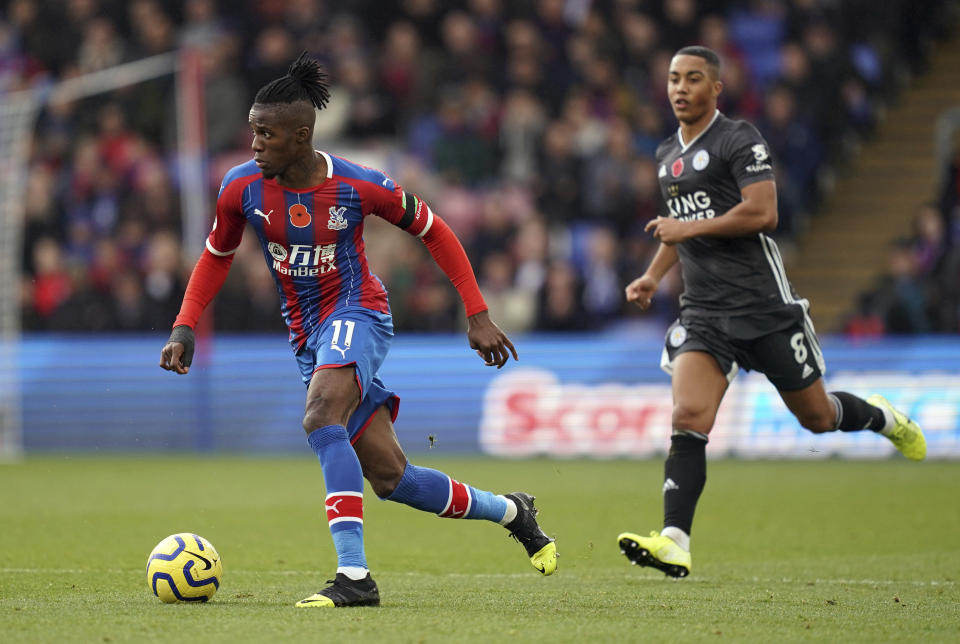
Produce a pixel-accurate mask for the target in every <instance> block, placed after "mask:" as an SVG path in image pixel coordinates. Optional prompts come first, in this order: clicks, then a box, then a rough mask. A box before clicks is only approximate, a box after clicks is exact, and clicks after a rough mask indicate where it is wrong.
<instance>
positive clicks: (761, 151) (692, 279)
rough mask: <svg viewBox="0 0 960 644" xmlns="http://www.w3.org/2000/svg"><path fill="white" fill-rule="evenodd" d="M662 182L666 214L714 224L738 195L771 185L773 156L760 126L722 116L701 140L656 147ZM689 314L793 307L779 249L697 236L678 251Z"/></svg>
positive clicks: (675, 139)
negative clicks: (751, 187)
mask: <svg viewBox="0 0 960 644" xmlns="http://www.w3.org/2000/svg"><path fill="white" fill-rule="evenodd" d="M656 158H657V165H658V177H659V182H660V192H661V194H662V195H663V199H664V203H665V206H666V210H667V213H665V216H670V217H674V218H677V219H681V220H691V219H710V218H713V217H722V216H723V215H724V213H726V212H727V211H728V210H730V209H731V208H733V207H734V206H736V205H737V204H738V203H740V201H741V200H742V199H741V197H740V189H741V188H743V187H744V186H747V185H749V184H751V183H754V182H756V181H763V180H772V179H773V178H774V175H773V165H772V163H771V160H770V150H769V148H768V146H767V142H766V141H764V140H763V137H762V136H760V133H759V132H758V131H757V129H756V128H755V127H753V126H752V125H751V124H749V123H747V122H746V121H736V120H732V119H729V118H727V117H726V116H724V115H723V114H721V113H720V112H719V111H717V113H716V116H715V117H714V119H713V121H712V122H711V123H710V125H709V126H707V129H706V130H704V131H703V132H702V133H701V134H700V135H699V136H698V137H696V138H695V139H694V140H693V141H691V142H689V143H688V144H687V145H681V144H680V134H679V131H678V132H677V133H675V134H674V135H673V136H671V137H670V138H668V139H667V140H665V141H664V142H663V143H661V144H660V146H659V147H658V148H657V155H656ZM677 250H678V254H679V258H680V267H681V270H682V273H683V284H684V291H683V294H682V295H681V296H680V308H681V310H682V311H683V314H684V315H691V316H716V315H744V314H749V313H758V312H763V311H770V310H772V309H776V308H778V307H780V306H783V304H784V303H787V302H793V301H795V298H794V295H793V292H792V289H791V286H790V284H789V282H788V281H787V275H786V272H785V271H784V268H783V260H782V259H781V257H780V251H779V249H778V248H777V245H776V243H775V242H774V241H773V240H772V239H771V238H770V237H768V236H766V235H764V234H763V233H758V234H755V235H749V236H745V237H695V238H694V239H690V240H687V241H685V242H682V243H680V244H678V246H677Z"/></svg>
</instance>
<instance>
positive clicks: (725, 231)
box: [617, 47, 927, 577]
mask: <svg viewBox="0 0 960 644" xmlns="http://www.w3.org/2000/svg"><path fill="white" fill-rule="evenodd" d="M722 87H723V84H722V83H721V82H720V59H719V57H718V56H717V54H716V53H715V52H713V51H712V50H710V49H707V48H706V47H684V48H683V49H680V50H679V51H678V52H677V53H676V54H675V55H674V57H673V59H672V60H671V62H670V72H669V77H668V80H667V93H668V96H669V99H670V104H671V107H672V108H673V113H674V115H675V116H676V117H677V120H678V121H679V122H680V127H679V128H678V130H677V132H676V134H674V135H673V136H671V137H670V138H668V139H667V140H665V141H664V142H663V143H661V144H660V147H659V148H658V149H657V154H656V158H657V165H658V169H659V171H658V175H659V182H660V191H661V193H662V194H663V198H664V201H665V205H666V210H667V211H668V212H667V213H666V215H667V216H662V217H657V218H655V219H653V220H651V221H650V222H649V223H648V224H647V226H646V230H647V231H648V232H652V233H653V236H654V238H655V239H657V240H659V241H660V247H659V248H658V250H657V253H656V254H655V255H654V258H653V260H652V261H651V262H650V265H649V266H648V267H647V269H646V272H644V274H643V275H641V276H640V277H638V278H637V279H635V280H633V281H632V282H631V283H630V284H629V285H628V286H627V287H626V297H627V300H628V301H630V302H634V303H636V304H638V305H639V306H640V308H642V309H645V308H647V307H648V306H649V305H650V299H651V298H652V297H653V294H654V292H655V291H656V290H657V285H658V283H659V282H660V280H661V278H663V276H664V274H665V273H666V272H667V270H669V269H670V268H671V267H672V266H673V265H674V264H675V263H677V262H678V261H679V262H680V268H681V271H682V275H683V283H684V292H683V294H682V295H681V296H680V318H679V319H678V320H677V321H676V322H674V323H673V325H671V326H670V328H669V330H668V331H667V336H666V341H665V345H664V351H663V357H662V359H661V366H662V367H663V368H664V370H665V371H666V372H667V373H669V374H671V376H672V385H673V418H672V425H673V435H672V437H671V439H670V441H671V445H670V452H669V454H668V456H667V460H666V463H665V465H664V484H663V506H664V519H663V530H661V531H660V532H659V533H657V532H652V533H651V536H649V537H641V536H639V535H637V534H634V533H630V532H624V533H622V534H620V535H619V536H618V537H617V543H618V544H619V546H620V550H621V552H623V554H624V555H626V557H627V558H628V559H629V560H630V561H631V562H633V563H635V564H639V565H641V566H652V567H654V568H657V569H658V570H661V571H663V572H664V573H666V574H667V575H669V576H672V577H686V576H687V575H689V574H690V569H691V558H690V527H691V525H692V524H693V514H694V510H695V508H696V505H697V499H699V497H700V493H701V492H702V491H703V486H704V483H705V482H706V478H707V477H706V457H705V450H706V446H707V436H708V435H709V433H710V429H711V428H712V427H713V423H714V419H715V418H716V415H717V409H718V408H719V406H720V401H721V400H722V399H723V396H724V393H725V392H726V390H727V387H728V386H729V384H730V382H731V381H732V380H733V378H734V376H735V375H736V373H737V371H738V370H739V369H740V368H743V369H748V370H750V369H753V370H756V371H760V372H761V373H763V374H765V375H766V376H767V379H768V380H770V382H771V383H773V385H774V386H775V387H776V388H777V391H778V392H779V394H780V397H781V398H782V399H783V402H784V403H786V405H787V407H788V408H789V409H790V411H791V412H792V413H793V415H794V416H796V418H797V420H798V421H800V424H801V425H803V427H805V428H806V429H808V430H810V431H812V432H814V433H818V434H819V433H823V432H832V431H837V430H839V431H844V432H854V431H863V430H868V431H875V432H878V433H880V434H882V435H884V436H886V437H887V438H888V439H890V441H891V442H892V443H893V444H894V445H895V446H896V447H897V449H899V450H900V451H901V452H902V453H903V454H904V456H906V457H907V458H909V459H911V460H921V459H923V458H924V457H925V456H926V452H927V445H926V440H925V439H924V437H923V433H922V432H921V431H920V427H919V426H918V425H917V423H915V422H914V421H912V420H910V419H909V418H908V417H907V416H906V415H905V414H903V413H902V412H900V411H898V410H896V409H894V408H893V407H892V406H891V405H890V403H889V402H887V400H885V399H884V398H883V397H882V396H879V395H873V396H870V397H869V398H867V400H863V399H862V398H859V397H857V396H854V395H853V394H849V393H846V392H843V391H834V392H829V393H828V392H827V391H826V390H825V389H824V385H823V374H824V370H825V367H824V361H823V356H822V354H821V352H820V345H819V342H818V341H817V337H816V335H815V333H814V329H813V325H812V324H811V322H810V317H809V315H808V308H809V304H808V302H807V301H806V300H804V299H801V298H799V297H798V296H797V294H796V293H795V292H794V291H793V288H792V286H791V285H790V282H789V281H787V276H786V273H785V272H784V268H783V262H782V260H781V258H780V252H779V250H778V249H777V245H776V243H774V241H773V240H772V239H771V238H770V237H768V236H767V233H769V232H771V231H773V230H774V229H775V228H776V227H777V191H776V186H775V184H774V174H773V166H772V164H771V159H770V152H769V148H768V147H767V144H766V141H764V140H763V137H761V136H760V133H759V132H758V131H757V130H756V128H754V127H753V126H752V125H750V124H749V123H747V122H745V121H735V120H732V119H729V118H727V117H726V116H724V115H723V114H721V113H720V111H719V110H718V109H717V98H718V96H719V95H720V91H721V89H722Z"/></svg>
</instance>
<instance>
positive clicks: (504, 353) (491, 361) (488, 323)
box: [467, 311, 520, 369]
mask: <svg viewBox="0 0 960 644" xmlns="http://www.w3.org/2000/svg"><path fill="white" fill-rule="evenodd" d="M467 339H468V340H470V348H471V349H475V350H476V352H477V355H478V356H480V357H481V358H482V359H483V363H484V364H485V365H487V366H488V367H493V366H496V367H497V369H500V368H501V367H503V365H505V364H507V360H509V359H510V354H513V359H514V360H519V359H520V358H519V356H518V355H517V350H516V349H515V348H514V346H513V343H512V342H510V338H508V337H507V334H506V333H504V332H503V331H501V330H500V327H498V326H497V325H496V323H494V321H493V320H491V319H490V314H489V313H488V312H487V311H480V312H479V313H477V314H475V315H471V316H470V317H468V318H467ZM508 350H509V352H508Z"/></svg>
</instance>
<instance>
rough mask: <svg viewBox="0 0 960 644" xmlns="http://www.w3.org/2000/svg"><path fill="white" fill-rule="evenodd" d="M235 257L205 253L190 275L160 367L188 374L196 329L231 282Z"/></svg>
mask: <svg viewBox="0 0 960 644" xmlns="http://www.w3.org/2000/svg"><path fill="white" fill-rule="evenodd" d="M232 263H233V255H232V254H231V255H225V256H221V255H214V254H213V253H211V252H210V251H209V250H205V251H203V254H202V255H200V259H199V260H197V265H196V266H194V268H193V273H191V274H190V281H189V282H187V288H186V290H185V291H184V294H183V303H182V304H181V305H180V313H179V314H178V315H177V319H176V320H175V321H174V322H173V331H172V332H171V333H170V339H169V340H167V343H166V344H165V345H163V349H161V350H160V368H161V369H166V370H167V371H175V372H176V373H179V374H184V373H187V372H188V371H190V363H191V362H192V361H193V347H194V335H193V328H194V327H195V326H197V321H198V320H199V319H200V315H201V314H202V313H203V310H204V309H205V308H207V305H208V304H209V303H210V301H211V300H213V298H214V296H216V294H217V293H218V292H219V291H220V287H222V286H223V283H224V282H225V281H226V279H227V273H228V272H229V271H230V264H232Z"/></svg>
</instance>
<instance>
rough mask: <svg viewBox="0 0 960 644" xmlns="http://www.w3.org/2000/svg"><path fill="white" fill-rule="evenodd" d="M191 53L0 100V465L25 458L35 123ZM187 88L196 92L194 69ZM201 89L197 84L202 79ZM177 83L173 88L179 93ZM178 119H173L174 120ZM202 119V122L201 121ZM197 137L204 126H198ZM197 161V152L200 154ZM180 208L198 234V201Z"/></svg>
mask: <svg viewBox="0 0 960 644" xmlns="http://www.w3.org/2000/svg"><path fill="white" fill-rule="evenodd" d="M191 56H193V54H192V53H190V52H171V53H167V54H161V55H158V56H152V57H149V58H144V59H141V60H137V61H133V62H130V63H125V64H123V65H118V66H116V67H112V68H109V69H104V70H101V71H98V72H94V73H90V74H85V75H82V76H78V77H75V78H71V79H69V80H65V81H62V82H60V83H56V84H54V85H52V86H48V87H43V88H41V89H36V90H24V91H19V92H10V93H7V94H0V461H10V460H16V459H17V458H18V457H19V456H20V455H21V453H22V451H23V432H22V414H21V404H20V401H21V382H20V379H21V376H20V373H21V359H22V356H21V353H20V338H21V285H22V279H23V276H22V274H21V272H22V271H21V261H22V260H21V258H22V257H23V248H22V245H23V236H24V217H25V215H24V212H25V204H26V201H27V199H29V195H28V194H26V188H27V177H28V173H29V163H30V153H31V150H30V146H31V141H32V140H33V136H34V128H35V126H36V122H37V117H38V114H39V113H40V111H41V110H42V109H43V107H44V106H45V105H47V104H49V103H52V102H55V101H59V102H71V101H76V100H79V99H83V98H86V97H89V96H94V95H97V94H102V93H105V92H110V91H113V90H116V89H119V88H122V87H127V86H131V85H135V84H137V83H141V82H143V81H147V80H150V79H152V78H157V77H160V76H165V75H168V74H174V73H177V72H178V71H179V70H180V69H181V67H183V65H181V62H182V61H184V60H193V59H192V58H191ZM186 67H187V68H188V69H190V70H191V83H192V86H193V87H196V85H197V81H198V79H197V78H196V76H195V75H194V74H195V70H196V65H195V64H192V63H191V64H188V65H186ZM200 80H201V82H202V79H200ZM179 86H180V84H179V83H178V87H179ZM178 98H179V99H180V100H178V113H180V114H182V113H184V112H189V113H191V114H202V111H203V105H202V100H203V98H202V92H200V93H199V94H198V93H197V92H195V91H186V92H185V96H182V97H178ZM180 114H178V119H179V118H180ZM201 118H202V117H201ZM201 132H202V125H201ZM186 136H193V137H194V138H195V128H194V131H193V132H191V130H189V129H186V130H185V129H184V128H181V132H180V137H179V138H180V140H179V145H180V148H181V150H187V151H189V155H190V156H189V157H182V159H181V160H184V159H185V158H189V159H191V160H192V161H191V166H192V167H191V168H190V170H191V172H192V173H193V174H192V175H191V176H197V161H196V158H197V156H198V151H197V144H196V141H190V142H186V141H185V140H184V137H186ZM200 154H201V155H202V153H200ZM185 189H187V190H188V191H195V190H202V189H203V186H202V183H198V181H196V180H195V181H193V182H190V183H188V184H187V186H186V188H185ZM184 196H185V197H187V198H185V199H184V203H185V204H192V207H190V206H188V208H187V210H188V211H191V212H185V213H184V221H185V222H187V225H189V226H191V227H194V228H195V227H196V226H197V223H196V220H197V219H201V220H202V218H203V217H204V213H203V212H195V211H196V209H197V208H200V209H201V210H202V204H203V200H202V195H195V194H192V192H191V194H189V195H184Z"/></svg>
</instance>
